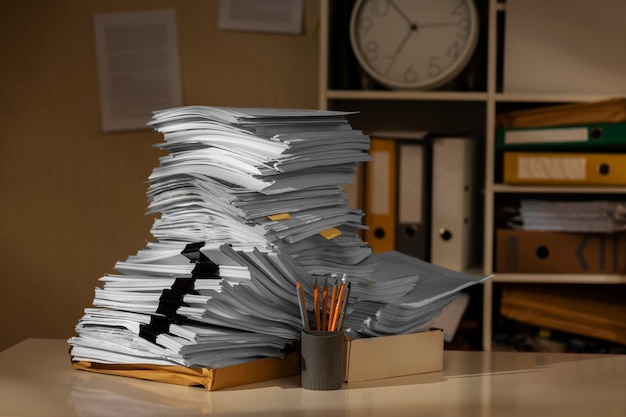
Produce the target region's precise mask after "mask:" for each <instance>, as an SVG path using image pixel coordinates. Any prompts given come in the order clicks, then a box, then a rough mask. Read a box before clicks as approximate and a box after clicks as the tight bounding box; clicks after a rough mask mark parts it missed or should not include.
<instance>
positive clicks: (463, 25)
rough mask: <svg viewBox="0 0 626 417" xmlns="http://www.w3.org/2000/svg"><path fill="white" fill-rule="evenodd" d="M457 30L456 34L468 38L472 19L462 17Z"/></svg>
mask: <svg viewBox="0 0 626 417" xmlns="http://www.w3.org/2000/svg"><path fill="white" fill-rule="evenodd" d="M457 27H458V29H457V31H456V36H458V37H459V38H461V39H467V37H468V36H469V35H470V28H471V23H470V20H469V19H468V18H464V19H460V20H459V21H458V22H457Z"/></svg>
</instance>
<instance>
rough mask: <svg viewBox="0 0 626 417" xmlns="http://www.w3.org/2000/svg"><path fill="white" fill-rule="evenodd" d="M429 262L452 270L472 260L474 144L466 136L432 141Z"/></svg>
mask: <svg viewBox="0 0 626 417" xmlns="http://www.w3.org/2000/svg"><path fill="white" fill-rule="evenodd" d="M432 161H433V165H432V206H431V213H432V217H431V218H432V222H431V262H432V263H433V264H436V265H440V266H443V267H445V268H448V269H452V270H455V271H464V270H466V269H467V268H468V267H469V266H470V265H471V264H472V263H473V261H474V254H475V252H476V251H475V248H476V247H478V246H479V245H480V243H479V242H473V241H472V239H473V236H474V235H475V232H474V225H475V221H474V218H475V215H476V213H474V200H475V195H476V190H475V186H476V184H475V182H476V181H475V169H474V168H475V163H474V161H475V143H474V140H472V139H468V138H436V139H434V141H433V160H432Z"/></svg>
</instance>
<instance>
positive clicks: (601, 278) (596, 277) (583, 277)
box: [492, 272, 626, 284]
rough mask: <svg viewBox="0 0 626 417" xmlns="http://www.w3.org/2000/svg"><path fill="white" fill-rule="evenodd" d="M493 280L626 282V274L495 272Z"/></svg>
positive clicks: (584, 282)
mask: <svg viewBox="0 0 626 417" xmlns="http://www.w3.org/2000/svg"><path fill="white" fill-rule="evenodd" d="M492 281H493V282H498V283H500V282H515V283H545V284H548V283H551V284H626V275H615V274H536V273H533V274H530V273H528V274H503V273H497V272H496V273H495V275H494V277H493V278H492Z"/></svg>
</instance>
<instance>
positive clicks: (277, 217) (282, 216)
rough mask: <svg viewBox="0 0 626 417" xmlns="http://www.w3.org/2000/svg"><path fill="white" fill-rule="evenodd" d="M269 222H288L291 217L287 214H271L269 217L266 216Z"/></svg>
mask: <svg viewBox="0 0 626 417" xmlns="http://www.w3.org/2000/svg"><path fill="white" fill-rule="evenodd" d="M267 217H268V218H269V219H270V220H288V219H291V215H290V214H289V213H279V214H272V215H271V216H267Z"/></svg>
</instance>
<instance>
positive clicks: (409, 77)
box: [402, 64, 417, 84]
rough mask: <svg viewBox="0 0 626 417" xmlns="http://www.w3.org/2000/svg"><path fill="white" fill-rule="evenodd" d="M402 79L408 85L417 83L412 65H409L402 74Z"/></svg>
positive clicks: (415, 72)
mask: <svg viewBox="0 0 626 417" xmlns="http://www.w3.org/2000/svg"><path fill="white" fill-rule="evenodd" d="M402 78H404V81H405V82H407V83H410V84H413V83H415V82H417V71H415V69H414V68H413V64H411V65H409V66H408V67H407V69H406V70H404V73H403V74H402Z"/></svg>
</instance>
